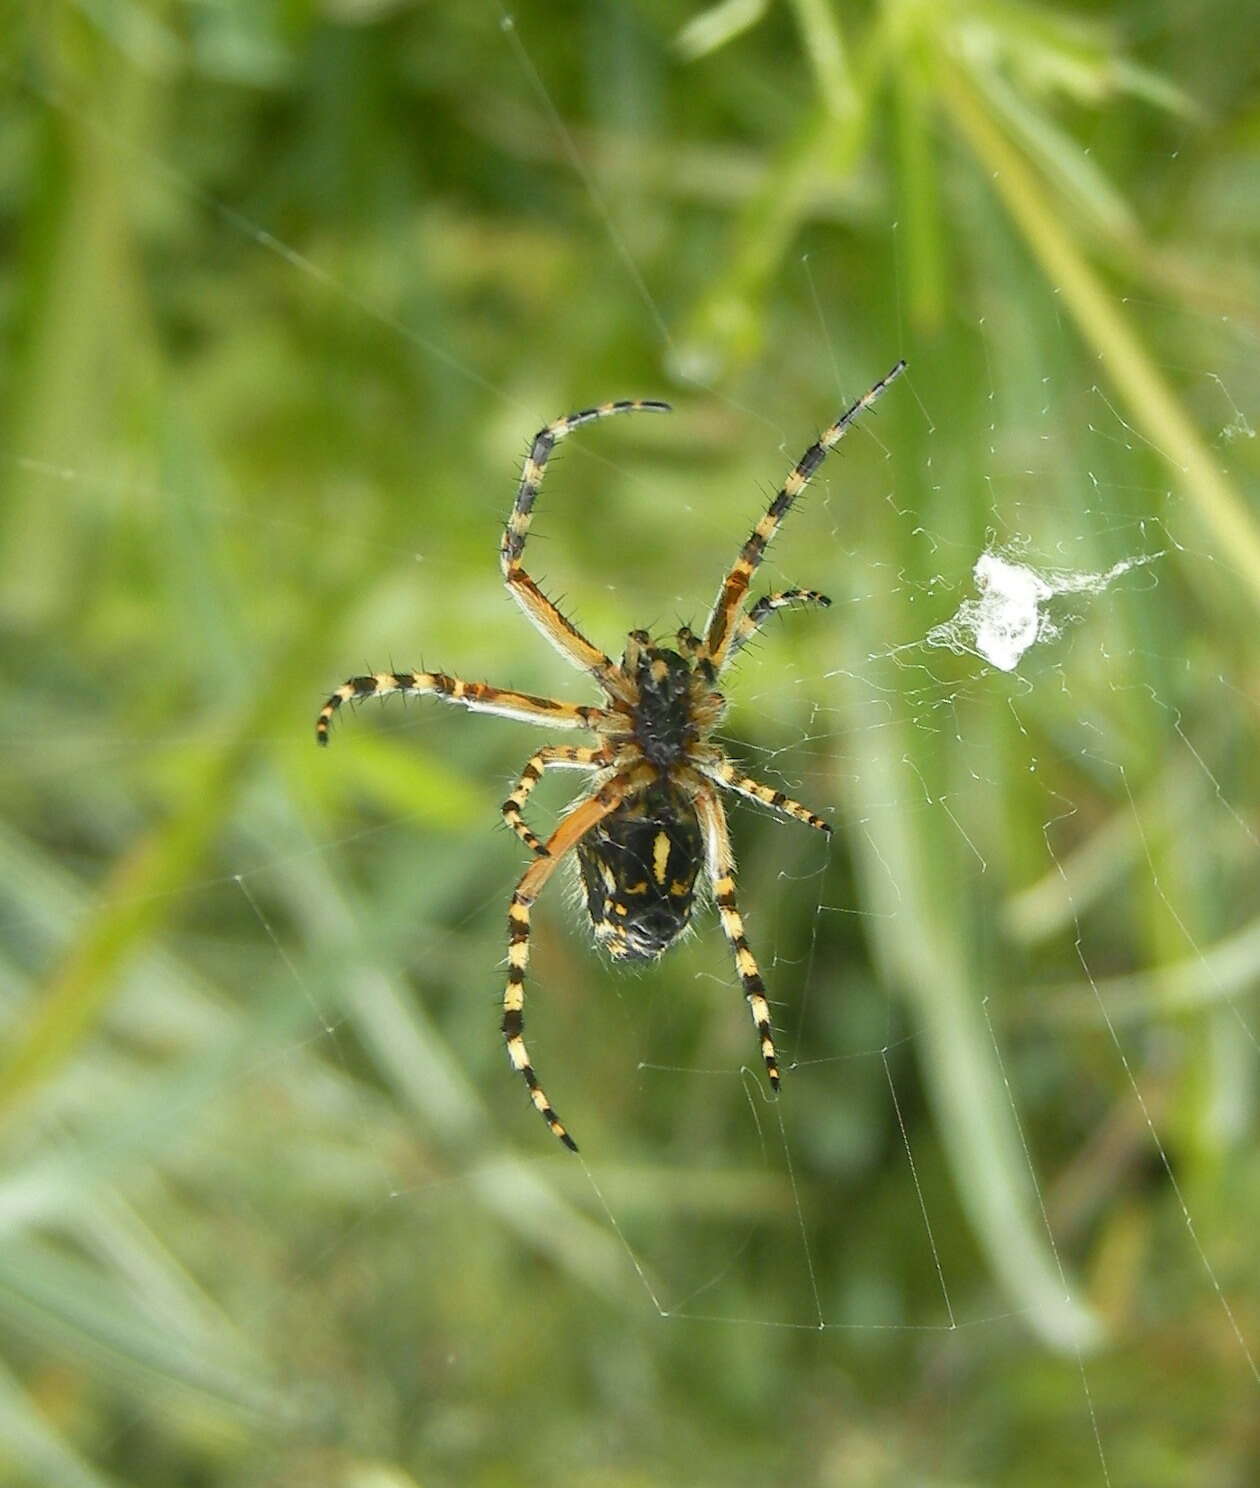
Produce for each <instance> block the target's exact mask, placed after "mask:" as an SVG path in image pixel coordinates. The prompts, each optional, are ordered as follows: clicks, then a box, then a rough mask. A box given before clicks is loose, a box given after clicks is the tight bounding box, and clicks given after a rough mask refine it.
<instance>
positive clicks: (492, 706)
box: [315, 672, 607, 744]
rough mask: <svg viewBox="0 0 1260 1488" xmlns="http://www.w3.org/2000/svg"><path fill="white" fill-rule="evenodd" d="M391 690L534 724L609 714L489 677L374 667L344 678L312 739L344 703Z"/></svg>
mask: <svg viewBox="0 0 1260 1488" xmlns="http://www.w3.org/2000/svg"><path fill="white" fill-rule="evenodd" d="M391 692H402V693H410V694H413V695H416V696H425V695H426V694H432V695H433V696H434V697H439V698H441V699H442V700H443V702H447V703H459V704H460V706H461V707H464V708H471V709H472V710H473V712H475V713H498V714H499V715H500V717H503V718H514V719H515V720H516V721H517V722H518V723H537V724H542V725H543V727H544V728H564V729H569V728H591V727H592V726H593V725H594V724H596V723H598V722H599V721H600V720H602V719H603V718H605V717H606V716H607V715H606V714H605V712H604V710H603V709H602V708H587V707H583V706H582V705H581V704H579V703H562V702H558V701H557V700H556V699H555V698H548V697H536V696H535V695H534V694H533V693H530V692H513V691H511V689H509V688H504V687H491V686H490V684H489V683H488V682H465V681H463V680H462V679H461V678H459V677H448V676H447V675H446V674H445V672H376V673H373V674H371V675H369V676H365V677H351V678H350V680H349V681H348V682H343V683H342V685H341V686H340V687H339V688H338V689H337V690H336V692H334V693H333V695H332V697H330V698H329V699H328V701H327V702H326V703H325V704H324V706H323V707H322V708H321V709H320V710H319V717H318V718H317V719H316V720H315V738H316V739H317V740H318V741H319V743H321V744H327V743H328V731H329V729H330V728H331V726H332V718H333V714H334V713H336V711H337V710H338V708H340V707H341V706H342V704H343V703H348V702H351V701H354V702H359V701H361V700H362V699H363V698H370V697H386V696H388V694H389V693H391Z"/></svg>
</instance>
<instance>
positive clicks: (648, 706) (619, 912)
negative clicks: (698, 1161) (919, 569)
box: [315, 362, 905, 1151]
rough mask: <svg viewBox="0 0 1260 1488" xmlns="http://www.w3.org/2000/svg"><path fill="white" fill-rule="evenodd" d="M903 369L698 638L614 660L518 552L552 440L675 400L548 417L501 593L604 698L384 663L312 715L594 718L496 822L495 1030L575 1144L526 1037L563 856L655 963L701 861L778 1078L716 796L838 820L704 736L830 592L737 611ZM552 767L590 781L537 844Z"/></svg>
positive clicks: (510, 539)
mask: <svg viewBox="0 0 1260 1488" xmlns="http://www.w3.org/2000/svg"><path fill="white" fill-rule="evenodd" d="M904 367H905V363H904V362H898V363H897V365H896V366H895V367H894V368H893V369H892V371H891V372H890V373H889V374H888V376H887V377H885V378H883V379H882V380H881V381H880V382H877V383H876V384H875V386H874V387H873V388H871V390H870V391H869V392H868V393H865V394H864V395H863V396H862V397H861V398H859V399H858V401H857V402H856V403H854V404H853V406H852V407H851V408H850V409H849V410H848V411H847V412H846V413H845V414H843V415H842V417H840V418H839V419H837V421H836V422H835V423H834V424H832V425H831V427H830V428H829V429H827V430H825V431H824V432H823V433H822V434H821V435H820V436H819V438H818V439H817V441H816V442H815V443H814V444H812V445H810V447H809V449H807V450H806V451H805V453H804V454H803V455H802V456H801V458H800V459H799V460H798V461H797V462H796V464H795V465H794V466H793V467H792V469H791V471H789V473H788V477H787V479H786V480H785V481H784V483H783V485H782V487H781V488H780V490H779V492H778V494H777V495H776V496H775V498H774V500H773V501H772V502H771V503H770V507H769V510H768V511H767V512H766V514H765V516H764V517H762V519H761V521H760V522H758V524H757V526H756V527H755V528H754V529H753V531H752V533H751V535H750V536H749V538H748V540H747V542H745V543H744V546H743V547H742V548H741V549H740V552H739V556H738V557H737V558H736V560H735V563H734V566H733V567H732V568H731V570H730V572H729V573H728V574H727V576H726V578H725V579H724V580H723V582H722V586H721V588H720V589H719V590H718V594H717V598H716V599H715V600H714V602H713V607H712V610H711V611H710V613H709V618H708V622H707V624H706V626H705V630H704V634H703V636H697V635H694V634H693V633H692V632H691V631H690V630H689V629H687V628H686V627H684V628H683V629H682V630H680V631H679V632H678V638H677V639H678V649H677V650H670V649H667V648H663V647H657V646H654V645H652V643H651V639H650V637H649V636H648V634H647V633H646V632H645V631H641V630H634V631H631V632H630V635H629V637H628V639H627V642H626V649H625V653H624V655H623V656H622V658H621V662H620V664H617V663H614V662H613V660H612V659H611V658H610V657H608V656H606V655H605V654H604V653H603V652H602V651H601V650H599V648H598V647H597V646H595V645H593V644H592V643H591V642H590V641H588V640H587V639H586V637H585V636H584V635H582V633H581V632H580V631H579V630H578V629H577V628H576V626H574V625H573V624H572V622H571V621H569V620H567V619H566V618H565V617H564V616H563V615H562V614H561V613H560V611H559V610H558V609H556V607H555V605H553V604H552V602H551V601H550V600H549V599H548V598H547V597H546V595H544V594H543V592H542V591H541V590H540V589H539V588H538V586H537V584H535V583H534V581H533V579H531V578H530V576H529V575H528V574H527V573H526V572H525V570H524V568H522V566H521V558H522V554H523V553H524V550H525V539H526V537H527V536H528V535H529V524H530V518H531V516H532V514H533V509H534V502H535V499H536V498H537V496H538V490H539V487H540V486H541V484H542V478H543V471H544V468H545V466H546V463H547V458H548V456H549V455H550V454H551V451H552V450H553V449H554V448H555V446H556V444H557V443H559V441H560V440H561V439H563V438H565V436H566V435H568V434H569V433H571V432H572V430H574V429H575V428H577V427H578V425H579V424H585V423H589V422H590V421H591V420H592V419H599V418H606V417H608V416H609V415H611V414H616V413H632V412H635V411H637V410H644V411H654V412H660V413H664V412H668V408H669V405H668V404H665V403H656V402H650V401H647V400H641V399H639V400H634V401H631V402H621V403H602V404H600V405H599V406H598V407H597V408H587V409H584V410H583V411H582V412H581V413H571V414H569V415H568V416H567V417H566V418H561V419H557V420H556V421H555V422H554V423H551V424H548V425H547V427H546V428H545V429H542V430H540V431H539V432H538V433H537V434H536V435H535V436H534V440H533V443H532V444H531V446H530V451H529V454H528V456H527V457H526V459H525V468H524V470H523V472H522V474H521V481H520V485H519V486H518V488H517V492H516V501H515V504H514V505H513V507H512V513H511V516H510V517H509V518H508V523H507V527H506V529H505V531H504V534H503V541H502V542H501V544H500V547H499V561H500V567H501V569H502V572H503V577H504V581H505V582H506V584H507V587H508V591H509V592H510V593H511V595H512V597H513V598H514V599H515V600H516V601H517V603H518V604H519V605H520V606H521V608H522V609H523V610H524V611H525V614H526V615H527V616H528V618H529V619H530V620H531V621H532V622H533V624H534V625H535V626H536V627H537V628H538V630H539V631H541V633H542V634H543V635H544V636H545V637H546V638H547V640H549V641H550V642H551V643H552V645H554V646H555V647H556V649H557V650H558V651H559V652H560V653H561V655H563V656H564V657H565V658H566V659H567V660H568V661H570V662H571V663H572V664H573V665H574V666H576V667H578V668H579V669H580V670H582V671H584V672H586V673H587V674H588V675H589V676H590V677H591V679H592V680H593V681H594V682H596V683H597V684H598V686H599V687H600V688H601V689H602V690H603V692H604V695H605V698H606V700H607V701H606V706H604V707H602V708H597V707H590V706H584V705H581V704H577V703H564V702H558V701H557V700H556V699H554V698H547V697H535V696H533V695H532V694H530V693H523V692H512V691H508V690H506V689H503V688H499V687H491V686H490V685H489V684H488V683H485V682H465V681H462V680H461V679H460V678H458V677H450V676H447V675H446V674H445V673H444V672H378V673H376V674H374V675H372V676H365V677H352V678H351V679H350V681H349V682H346V683H345V684H344V685H343V686H341V687H339V688H338V689H337V691H336V692H335V693H333V695H332V697H330V698H329V699H328V701H327V703H325V704H324V707H323V708H322V710H321V711H320V715H319V718H318V720H317V722H316V725H315V731H316V737H317V738H318V739H319V741H320V743H321V744H323V743H326V742H327V740H328V729H329V725H330V722H331V720H332V716H333V714H334V713H335V712H336V711H337V709H338V708H339V707H340V706H341V705H342V704H343V703H345V702H349V701H351V700H352V699H357V698H365V697H373V696H380V695H381V694H384V693H389V692H410V693H432V694H434V695H436V696H438V697H441V698H445V699H446V700H447V701H448V702H452V703H460V704H462V705H463V706H464V707H466V708H472V709H475V710H478V711H480V712H486V713H501V714H503V715H505V716H506V717H508V718H515V719H518V720H520V721H521V722H523V723H537V724H542V725H543V726H545V727H550V728H578V729H587V730H589V731H590V732H591V733H593V734H594V735H595V739H596V742H595V744H594V745H593V746H589V747H576V746H573V745H562V744H552V745H548V746H546V747H545V748H543V749H540V750H538V752H537V753H536V754H534V755H533V756H532V757H531V758H530V759H529V761H528V762H527V763H526V765H525V768H524V769H523V770H522V771H521V776H520V779H519V780H518V781H517V783H516V786H515V788H514V789H513V791H512V793H511V794H510V795H509V796H508V798H507V799H506V800H505V801H504V803H503V807H502V811H503V817H504V820H505V821H506V822H507V824H508V825H509V826H510V827H511V828H512V830H513V831H514V832H515V833H516V834H517V836H518V837H519V838H520V839H521V841H522V842H524V844H525V845H526V847H528V848H529V849H530V851H531V852H532V853H533V855H534V858H533V861H532V862H531V863H530V865H529V867H528V868H527V869H526V870H525V872H524V874H523V875H522V876H521V879H520V881H519V882H518V884H517V886H516V889H515V891H514V892H513V894H512V899H511V903H510V904H509V906H508V955H507V961H508V972H507V987H506V989H505V991H504V994H503V1025H502V1026H503V1036H504V1038H505V1039H506V1041H507V1049H508V1055H509V1057H510V1059H511V1061H512V1064H513V1065H514V1066H515V1068H516V1069H518V1070H519V1071H520V1073H521V1075H522V1077H523V1078H524V1080H525V1084H526V1085H527V1087H528V1088H529V1093H530V1099H531V1100H532V1101H533V1103H534V1105H535V1107H536V1108H537V1109H538V1111H539V1112H540V1113H541V1115H542V1116H543V1119H544V1120H545V1121H546V1122H547V1124H548V1126H549V1127H550V1128H551V1130H552V1131H553V1132H554V1133H555V1135H556V1136H557V1137H559V1138H560V1140H561V1141H562V1142H564V1144H565V1145H566V1146H568V1147H571V1148H573V1149H574V1150H575V1151H576V1147H577V1144H576V1143H575V1142H574V1140H573V1138H572V1137H571V1136H570V1135H569V1133H568V1131H567V1130H566V1129H565V1127H564V1125H563V1124H562V1123H561V1121H560V1119H559V1117H558V1116H557V1115H556V1113H555V1110H554V1109H553V1108H552V1105H551V1102H550V1101H549V1100H548V1099H547V1096H546V1095H545V1094H544V1092H543V1089H542V1086H541V1085H540V1084H539V1083H538V1078H537V1076H536V1075H535V1073H534V1067H533V1065H532V1064H531V1063H530V1059H529V1055H528V1054H527V1052H526V1049H525V1039H524V1023H525V1017H524V1004H525V998H524V987H525V968H526V966H527V965H528V963H529V934H530V913H531V909H532V907H533V904H534V901H535V900H536V899H537V898H538V895H539V894H540V893H541V892H542V889H543V886H544V884H546V882H547V880H548V879H549V878H550V877H551V875H552V873H553V872H554V871H555V868H556V865H557V864H558V863H559V862H560V861H561V860H562V859H563V858H564V857H565V856H566V855H567V854H568V853H569V852H570V851H572V850H576V855H577V860H578V866H579V869H580V872H581V878H582V888H583V892H584V894H585V899H586V907H587V910H588V912H589V913H590V917H591V923H592V925H593V926H594V929H595V936H596V939H597V941H598V942H599V943H600V944H601V945H603V946H604V947H605V948H606V949H607V950H608V952H609V953H610V954H611V955H612V956H613V957H614V958H616V959H618V960H647V959H651V958H653V957H656V956H659V955H660V954H661V953H662V952H663V951H665V950H667V949H668V948H669V946H671V945H672V944H673V943H674V941H675V940H677V939H678V937H679V935H681V934H682V932H683V931H684V930H685V929H686V927H687V925H688V923H689V922H690V919H691V913H692V909H693V906H694V904H695V898H696V881H697V879H698V878H699V875H700V868H701V866H702V865H703V867H704V868H705V872H706V878H707V880H708V887H709V890H710V891H711V893H712V895H713V900H714V903H715V904H716V906H717V911H718V918H719V919H720V921H721V925H722V930H723V932H724V934H725V935H726V938H727V940H728V941H730V943H731V946H732V949H733V950H734V953H735V969H736V971H737V972H738V973H739V978H740V981H741V983H742V985H743V989H744V996H745V997H746V998H747V1000H748V1005H749V1009H750V1011H751V1012H752V1016H753V1022H754V1024H755V1026H756V1029H757V1034H758V1038H759V1040H760V1044H761V1054H762V1058H763V1059H764V1061H765V1065H766V1073H767V1075H768V1076H769V1079H770V1083H771V1085H772V1086H773V1087H774V1088H775V1089H776V1090H777V1089H778V1085H779V1066H778V1061H777V1059H776V1056H775V1050H774V1039H773V1036H772V1033H771V1029H770V1008H769V1004H768V1003H767V1002H766V995H765V990H766V989H765V984H764V983H763V982H762V979H761V973H760V972H759V971H758V969H757V963H756V960H755V959H754V957H753V953H752V951H751V950H750V949H749V945H748V941H747V940H746V938H745V936H744V923H743V920H742V918H741V917H740V913H739V909H738V907H737V905H736V899H735V860H734V857H733V855H732V853H731V845H730V838H729V835H728V833H727V828H726V813H725V811H724V810H723V808H722V803H721V798H720V796H719V794H718V791H719V788H720V789H724V790H730V791H734V792H735V793H736V794H738V795H742V796H747V797H749V798H750V799H752V800H755V801H761V802H763V803H764V804H765V805H767V806H770V807H772V808H773V809H774V810H776V811H780V812H782V813H783V814H784V815H785V816H790V817H793V818H794V819H795V820H797V821H801V822H805V823H806V824H807V825H808V826H811V827H815V828H817V829H818V830H819V831H822V832H830V831H831V827H830V826H829V825H828V824H827V822H825V821H823V820H822V818H821V817H819V816H816V815H815V814H814V813H813V812H812V811H810V810H808V809H807V808H806V807H804V806H802V805H801V804H800V803H799V802H797V801H793V800H790V799H789V798H788V797H787V796H785V795H784V794H783V792H782V791H777V790H772V789H771V788H770V787H769V786H765V785H761V784H759V783H758V782H757V781H755V780H752V779H750V778H749V777H748V776H747V775H744V774H742V773H741V771H740V770H739V769H738V768H737V767H736V766H735V765H733V764H732V763H731V761H730V760H728V759H727V757H726V756H725V754H724V753H723V752H722V750H721V749H719V748H718V747H717V746H716V745H715V744H712V743H710V742H709V739H710V735H711V734H712V733H713V730H714V729H715V728H716V727H717V725H718V723H719V722H720V720H721V717H722V713H723V709H724V706H725V704H724V700H723V698H722V695H721V693H720V692H719V691H718V690H717V683H718V679H719V678H720V677H721V675H722V672H723V670H724V669H725V667H726V666H727V665H728V664H729V662H730V660H731V658H732V657H733V656H734V655H735V654H736V652H738V651H739V649H740V648H741V647H742V646H743V645H744V644H745V643H746V642H747V641H749V640H751V638H752V637H753V636H754V635H755V634H756V633H757V631H758V630H759V629H760V628H761V626H762V624H763V623H764V622H765V620H766V617H767V616H769V615H770V614H772V613H773V612H774V611H775V610H779V609H784V608H787V607H789V606H793V605H803V604H818V605H828V604H830V603H831V601H830V600H829V599H828V598H827V597H826V595H823V594H819V593H817V592H816V591H814V590H812V589H786V590H783V591H781V592H779V593H777V594H767V595H765V596H763V597H762V598H761V599H759V600H758V601H757V602H756V604H754V605H753V606H752V607H751V609H747V610H746V609H745V603H746V601H747V598H748V586H749V584H750V582H751V580H752V576H753V574H754V573H755V572H756V570H757V567H758V566H759V564H760V563H761V560H762V557H763V555H764V553H765V550H766V547H767V545H768V544H769V542H770V540H771V539H772V538H773V537H774V535H775V533H776V532H777V531H778V529H779V525H780V523H781V522H782V521H783V518H784V517H785V516H786V515H787V513H788V511H789V509H790V508H791V506H792V503H793V501H795V499H796V498H797V497H798V496H799V495H800V493H801V492H802V491H803V490H804V488H805V486H806V484H807V483H808V482H809V480H810V477H811V476H812V475H813V474H814V472H815V471H816V470H817V469H818V467H819V465H821V464H822V462H823V459H824V458H825V457H826V454H827V452H828V450H830V449H832V448H833V447H834V446H835V445H836V444H837V443H838V442H839V441H840V439H841V438H842V437H843V436H844V433H845V431H846V430H847V429H848V427H849V425H850V424H851V423H852V422H853V420H854V419H855V418H856V417H857V416H858V414H859V413H861V412H862V411H863V410H864V409H866V408H869V407H870V405H871V404H872V403H873V402H874V401H875V400H876V398H878V397H879V395H880V394H881V393H882V392H883V391H884V389H885V388H886V387H887V386H888V384H889V383H890V382H892V380H893V379H894V378H895V377H897V376H899V375H900V373H901V371H902V370H903V368H904ZM552 767H556V768H564V769H575V770H582V771H585V772H587V774H588V775H589V776H590V781H589V788H588V790H587V792H586V793H585V794H584V795H583V796H582V797H581V798H580V799H579V800H578V802H577V803H576V804H575V805H574V806H572V807H571V808H570V809H569V811H568V812H567V813H566V814H565V815H564V816H563V817H562V818H561V820H560V822H559V823H558V824H557V826H556V828H555V830H554V831H553V832H552V833H551V835H550V837H548V839H547V841H546V842H543V841H542V840H541V839H540V838H538V837H537V836H535V835H534V833H533V832H532V831H531V830H530V829H529V827H528V826H526V824H525V819H524V816H523V814H522V813H523V810H524V807H525V803H526V801H527V800H528V799H529V794H530V792H531V791H532V790H533V788H534V786H535V784H536V783H537V781H538V779H539V777H540V776H541V775H542V773H543V771H544V770H546V769H549V768H552Z"/></svg>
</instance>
